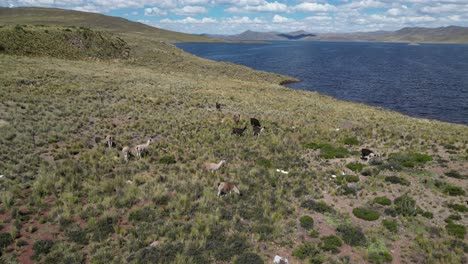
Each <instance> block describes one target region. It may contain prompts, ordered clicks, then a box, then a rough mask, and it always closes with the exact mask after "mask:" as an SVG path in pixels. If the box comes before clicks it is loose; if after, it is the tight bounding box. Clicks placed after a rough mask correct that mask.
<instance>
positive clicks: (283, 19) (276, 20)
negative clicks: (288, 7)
mask: <svg viewBox="0 0 468 264" xmlns="http://www.w3.org/2000/svg"><path fill="white" fill-rule="evenodd" d="M293 21H295V20H294V19H291V18H287V17H283V16H280V15H275V16H274V17H273V23H286V22H293Z"/></svg>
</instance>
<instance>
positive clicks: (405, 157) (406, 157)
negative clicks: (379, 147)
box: [388, 153, 432, 168]
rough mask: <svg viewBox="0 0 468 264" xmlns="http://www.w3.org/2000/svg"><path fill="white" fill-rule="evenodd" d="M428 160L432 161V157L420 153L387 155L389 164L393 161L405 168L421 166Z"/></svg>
mask: <svg viewBox="0 0 468 264" xmlns="http://www.w3.org/2000/svg"><path fill="white" fill-rule="evenodd" d="M429 161H432V157H431V156H429V155H426V154H421V153H392V154H390V155H389V157H388V162H389V163H390V164H392V163H394V164H398V165H401V166H403V167H407V168H413V167H417V166H421V165H424V164H425V163H426V162H429Z"/></svg>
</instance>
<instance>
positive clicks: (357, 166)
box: [346, 162, 366, 172]
mask: <svg viewBox="0 0 468 264" xmlns="http://www.w3.org/2000/svg"><path fill="white" fill-rule="evenodd" d="M364 167H366V165H365V164H362V163H358V162H351V163H348V164H346V168H348V169H350V170H352V171H355V172H360V171H362V169H364Z"/></svg>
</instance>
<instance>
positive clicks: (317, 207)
mask: <svg viewBox="0 0 468 264" xmlns="http://www.w3.org/2000/svg"><path fill="white" fill-rule="evenodd" d="M301 207H303V208H307V209H309V210H313V211H316V212H318V213H322V214H323V213H333V212H334V210H333V208H332V207H331V206H329V205H327V204H326V203H325V202H324V201H318V202H316V201H314V200H306V201H304V202H302V203H301Z"/></svg>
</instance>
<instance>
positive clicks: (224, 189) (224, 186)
mask: <svg viewBox="0 0 468 264" xmlns="http://www.w3.org/2000/svg"><path fill="white" fill-rule="evenodd" d="M231 192H235V193H237V194H238V195H239V196H242V194H241V193H240V191H239V189H238V188H237V187H236V185H234V184H233V183H231V182H221V183H220V184H219V185H218V196H221V195H226V194H228V193H229V194H231Z"/></svg>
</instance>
